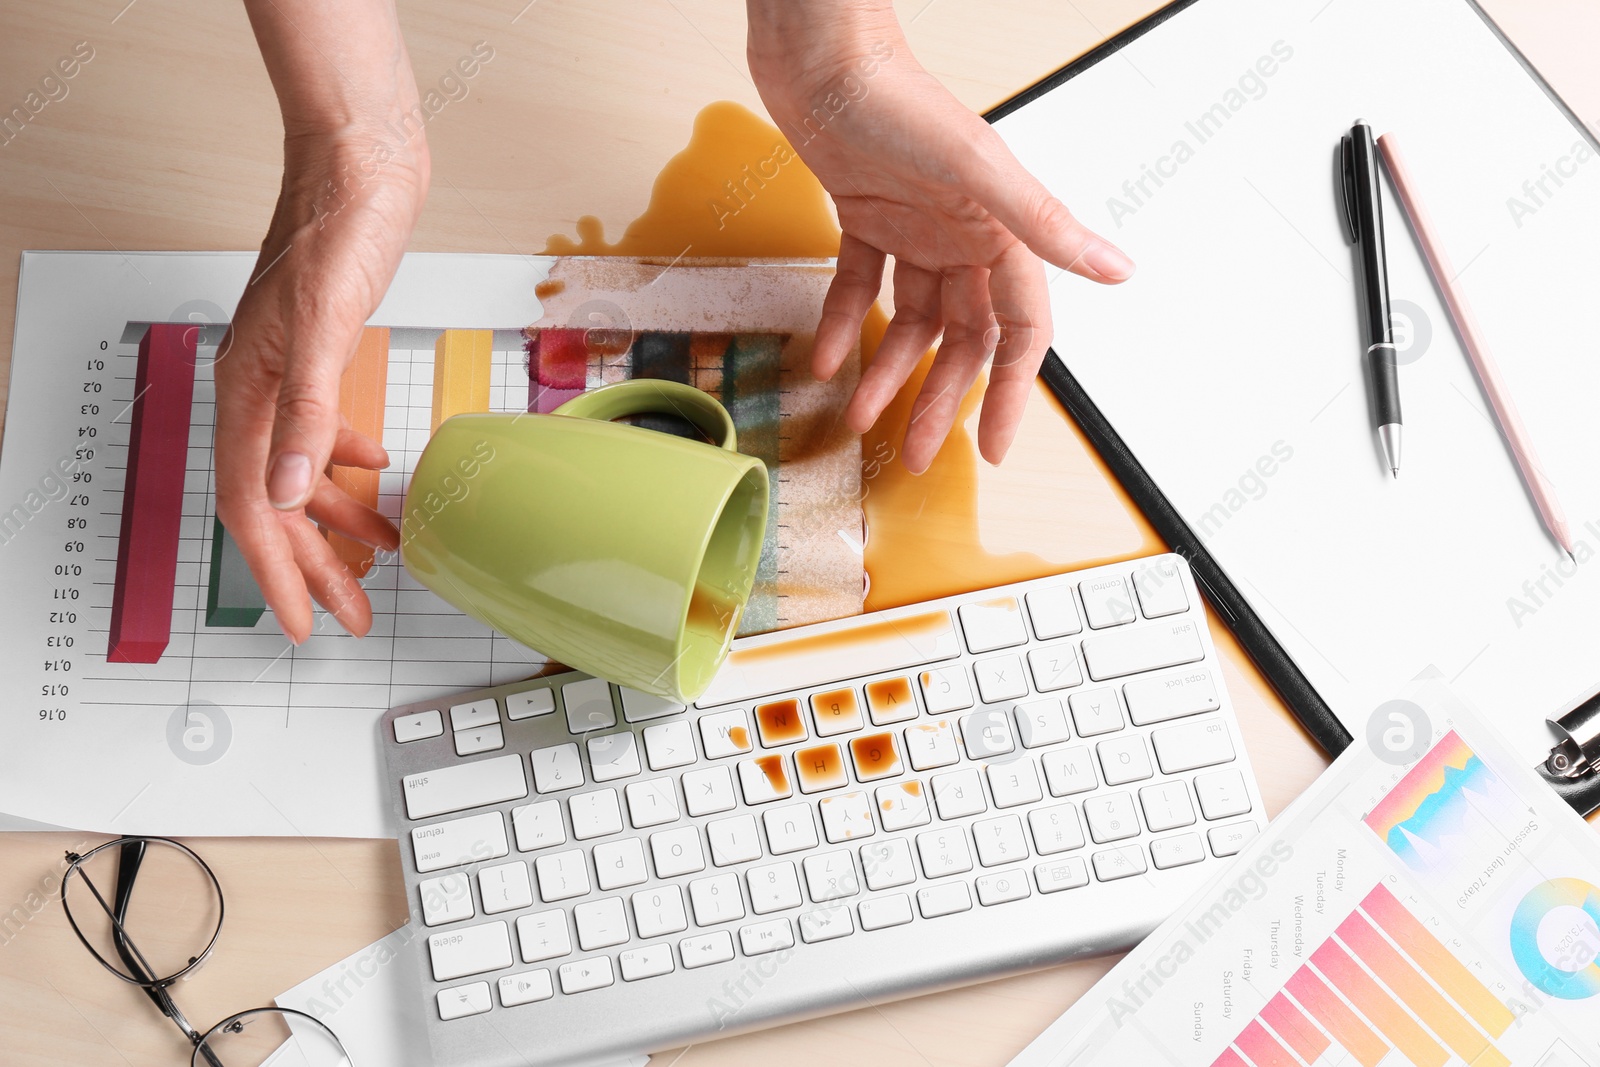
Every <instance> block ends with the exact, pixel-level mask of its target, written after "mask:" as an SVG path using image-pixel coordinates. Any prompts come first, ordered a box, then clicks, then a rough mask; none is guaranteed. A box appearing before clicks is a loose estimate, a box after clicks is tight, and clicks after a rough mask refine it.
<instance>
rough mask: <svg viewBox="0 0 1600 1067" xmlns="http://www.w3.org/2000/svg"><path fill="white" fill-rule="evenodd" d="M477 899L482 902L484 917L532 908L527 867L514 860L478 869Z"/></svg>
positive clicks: (530, 884) (531, 884) (531, 888)
mask: <svg viewBox="0 0 1600 1067" xmlns="http://www.w3.org/2000/svg"><path fill="white" fill-rule="evenodd" d="M478 897H479V898H480V899H481V900H482V901H483V912H484V914H485V915H498V914H500V913H501V912H503V911H516V910H518V909H519V908H526V907H530V906H532V904H533V883H532V882H530V881H529V880H528V865H527V864H526V863H523V862H522V861H521V860H515V861H513V862H511V863H500V864H496V865H495V866H493V867H482V868H480V869H479V870H478Z"/></svg>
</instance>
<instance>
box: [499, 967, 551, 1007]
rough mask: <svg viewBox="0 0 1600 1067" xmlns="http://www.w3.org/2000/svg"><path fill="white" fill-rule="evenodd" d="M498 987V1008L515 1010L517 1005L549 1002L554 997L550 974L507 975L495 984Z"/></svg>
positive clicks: (523, 973)
mask: <svg viewBox="0 0 1600 1067" xmlns="http://www.w3.org/2000/svg"><path fill="white" fill-rule="evenodd" d="M497 984H498V985H499V987H500V1006H501V1007H505V1008H515V1007H516V1006H517V1005H519V1004H532V1003H534V1002H535V1001H540V1000H549V999H550V998H551V997H553V996H555V986H553V985H552V984H551V983H550V972H549V971H544V970H539V971H523V972H522V973H520V974H508V975H505V976H504V977H502V978H501V979H500V981H499V982H498V983H497Z"/></svg>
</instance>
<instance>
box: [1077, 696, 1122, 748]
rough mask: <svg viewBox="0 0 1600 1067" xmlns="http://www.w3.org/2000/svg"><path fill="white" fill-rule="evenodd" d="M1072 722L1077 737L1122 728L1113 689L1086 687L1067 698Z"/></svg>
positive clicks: (1119, 709) (1120, 713) (1107, 732)
mask: <svg viewBox="0 0 1600 1067" xmlns="http://www.w3.org/2000/svg"><path fill="white" fill-rule="evenodd" d="M1067 704H1068V706H1070V707H1071V708H1072V723H1073V725H1074V726H1076V727H1077V728H1078V736H1079V737H1094V736H1095V735H1097V734H1109V733H1111V732H1113V731H1115V730H1120V729H1122V709H1121V708H1119V707H1118V706H1117V691H1116V690H1115V689H1086V690H1084V691H1083V692H1081V693H1073V694H1072V695H1071V696H1070V697H1068V698H1067Z"/></svg>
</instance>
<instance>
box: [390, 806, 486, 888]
mask: <svg viewBox="0 0 1600 1067" xmlns="http://www.w3.org/2000/svg"><path fill="white" fill-rule="evenodd" d="M411 852H412V855H413V856H414V857H415V859H416V866H417V872H418V873H419V874H427V873H428V872H429V871H438V870H443V869H444V868H446V867H454V866H455V865H456V864H458V863H473V862H476V861H478V860H492V859H499V858H500V857H501V856H505V855H508V854H509V853H510V852H511V849H510V848H508V847H507V846H506V821H505V819H503V818H501V817H500V813H499V812H498V811H486V812H484V813H483V814H482V815H468V816H467V817H466V818H464V819H451V820H450V821H448V822H436V823H433V824H431V825H429V826H418V827H415V828H414V829H412V831H411Z"/></svg>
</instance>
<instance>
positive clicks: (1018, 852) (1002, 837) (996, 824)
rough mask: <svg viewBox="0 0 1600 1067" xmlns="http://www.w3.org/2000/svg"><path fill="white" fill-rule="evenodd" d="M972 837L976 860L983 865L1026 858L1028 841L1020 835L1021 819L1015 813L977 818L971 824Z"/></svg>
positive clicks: (995, 864)
mask: <svg viewBox="0 0 1600 1067" xmlns="http://www.w3.org/2000/svg"><path fill="white" fill-rule="evenodd" d="M972 839H973V841H975V842H976V843H977V845H978V862H979V863H980V864H982V865H983V866H985V867H998V866H1000V865H1001V864H1002V863H1015V862H1017V861H1018V860H1025V859H1027V858H1028V842H1027V841H1026V840H1025V839H1024V838H1023V836H1022V820H1021V819H1019V818H1017V816H1015V815H1006V816H1003V817H1001V818H999V819H980V820H978V821H977V822H975V823H973V824H972ZM980 896H981V894H980Z"/></svg>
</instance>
